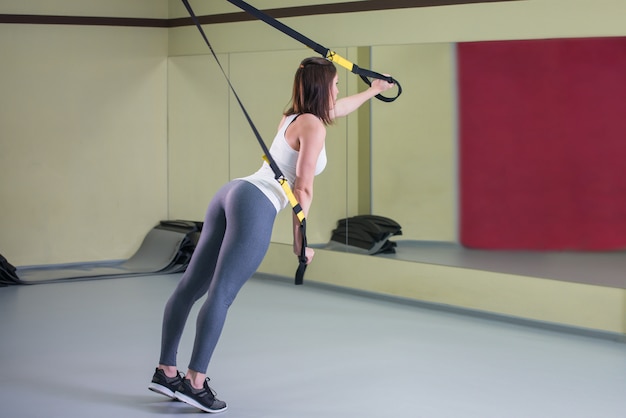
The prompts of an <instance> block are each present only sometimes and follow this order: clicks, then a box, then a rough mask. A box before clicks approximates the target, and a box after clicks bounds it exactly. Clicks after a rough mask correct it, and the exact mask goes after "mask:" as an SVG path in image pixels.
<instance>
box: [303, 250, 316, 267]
mask: <svg viewBox="0 0 626 418" xmlns="http://www.w3.org/2000/svg"><path fill="white" fill-rule="evenodd" d="M304 252H305V255H306V263H307V264H310V263H311V261H313V257H314V256H315V250H314V249H313V248H311V247H306V248H305V249H304Z"/></svg>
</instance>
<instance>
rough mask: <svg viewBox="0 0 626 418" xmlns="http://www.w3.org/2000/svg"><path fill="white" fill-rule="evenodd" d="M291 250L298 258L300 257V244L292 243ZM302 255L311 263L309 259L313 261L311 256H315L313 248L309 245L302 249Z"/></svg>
mask: <svg viewBox="0 0 626 418" xmlns="http://www.w3.org/2000/svg"><path fill="white" fill-rule="evenodd" d="M293 252H294V254H295V255H297V256H298V258H300V246H296V245H294V247H293ZM304 256H305V257H306V263H307V264H309V263H311V261H313V257H314V256H315V250H314V249H313V248H311V247H306V248H305V249H304Z"/></svg>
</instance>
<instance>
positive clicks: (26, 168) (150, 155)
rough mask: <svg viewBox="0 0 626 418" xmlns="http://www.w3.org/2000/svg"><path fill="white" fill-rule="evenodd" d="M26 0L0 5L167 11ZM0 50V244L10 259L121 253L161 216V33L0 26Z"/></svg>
mask: <svg viewBox="0 0 626 418" xmlns="http://www.w3.org/2000/svg"><path fill="white" fill-rule="evenodd" d="M33 3H34V2H6V1H4V2H3V3H2V6H1V7H2V9H1V10H0V12H2V13H37V12H39V13H44V14H47V13H49V14H73V13H76V14H89V15H91V14H95V13H102V14H103V15H105V16H110V15H112V14H113V12H114V11H115V13H116V14H120V15H128V16H133V15H140V16H141V15H145V16H154V15H155V11H156V10H159V9H160V12H159V14H160V15H162V14H163V12H165V13H166V12H167V2H166V1H161V2H158V1H144V2H122V1H115V2H111V1H109V0H106V1H104V0H102V1H95V2H90V5H91V6H90V7H89V8H87V10H85V7H84V5H85V2H78V1H56V2H52V1H50V2H37V4H38V5H39V6H40V7H39V8H35V7H33ZM139 4H143V8H141V9H138V5H139ZM114 5H115V7H113V6H114ZM159 5H160V7H159ZM0 51H2V53H1V55H2V59H1V60H0V74H1V77H0V91H1V92H2V94H1V95H0V196H2V197H1V198H0V215H1V216H0V251H1V252H2V254H3V255H5V256H6V257H7V258H8V259H9V260H10V261H11V262H12V263H13V264H16V265H32V264H50V263H65V262H77V261H88V260H109V259H121V258H127V257H129V256H130V255H132V253H133V252H134V251H135V249H136V248H137V247H138V246H139V244H140V243H141V240H142V239H143V237H144V236H145V234H146V233H147V232H148V231H149V230H150V228H152V227H153V226H154V224H155V223H156V222H158V221H159V220H160V219H164V218H166V217H167V149H166V144H167V137H166V120H167V119H166V116H167V115H166V100H167V95H166V81H167V30H166V29H151V28H124V27H98V26H92V27H85V26H57V25H54V26H48V25H12V24H0Z"/></svg>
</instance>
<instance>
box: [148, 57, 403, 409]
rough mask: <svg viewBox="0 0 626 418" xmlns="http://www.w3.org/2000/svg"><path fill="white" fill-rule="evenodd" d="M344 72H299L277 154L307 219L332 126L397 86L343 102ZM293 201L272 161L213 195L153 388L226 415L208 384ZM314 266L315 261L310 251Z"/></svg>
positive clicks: (319, 65)
mask: <svg viewBox="0 0 626 418" xmlns="http://www.w3.org/2000/svg"><path fill="white" fill-rule="evenodd" d="M337 79H338V77H337V70H336V68H335V66H334V64H333V63H332V62H330V61H327V60H325V59H323V58H317V57H313V58H306V59H304V60H303V61H302V62H301V63H300V66H299V68H298V69H297V71H296V74H295V79H294V83H293V93H292V98H291V107H290V108H289V109H288V110H287V111H286V112H285V113H284V114H283V117H282V120H281V122H280V124H279V127H278V133H277V134H276V137H275V138H274V141H273V142H272V145H271V147H270V153H271V155H272V157H273V158H274V160H275V161H276V163H277V164H278V166H279V167H280V169H281V171H282V172H283V174H284V175H285V177H286V178H287V180H288V182H289V184H290V186H291V187H292V189H293V193H294V195H295V197H296V199H297V200H298V202H299V203H300V205H301V206H302V209H303V211H304V214H305V216H306V214H307V213H308V211H309V208H310V206H311V201H312V199H313V179H314V177H315V176H316V175H317V174H319V173H320V172H321V171H322V170H323V169H324V167H325V165H326V150H325V146H324V142H325V139H326V126H328V125H330V124H331V123H332V122H333V120H334V119H336V118H338V117H341V116H345V115H347V114H349V113H351V112H353V111H354V110H356V109H357V108H358V107H359V106H361V105H362V104H363V103H365V102H366V101H367V100H369V99H371V98H372V97H374V96H375V95H377V94H379V93H381V92H383V91H385V90H387V89H389V88H391V87H392V86H393V84H391V83H388V82H386V81H384V80H374V81H373V82H372V85H371V87H370V88H369V89H367V90H366V91H363V92H361V93H358V94H355V95H352V96H348V97H345V98H342V99H339V100H337V93H338V91H339V90H338V88H337ZM288 203H289V201H288V199H287V196H286V195H285V192H284V191H283V189H282V187H281V186H280V185H279V184H278V182H277V181H276V180H275V179H274V173H273V171H272V170H271V168H270V167H269V165H268V164H267V163H264V164H263V166H262V167H261V168H260V169H259V170H258V171H257V172H256V173H254V174H252V175H250V176H248V177H244V178H241V179H235V180H232V181H230V182H229V183H227V184H226V185H225V186H223V187H222V188H221V189H220V190H219V191H218V192H217V194H216V195H215V196H214V197H213V199H212V201H211V203H210V204H209V207H208V209H207V212H206V217H205V219H204V225H203V229H202V233H201V236H200V239H199V241H198V244H197V246H196V249H195V251H194V254H193V257H192V259H191V261H190V263H189V266H188V268H187V270H186V271H185V273H184V274H183V276H182V277H181V280H180V282H179V283H178V286H177V287H176V289H175V290H174V293H173V294H172V296H171V297H170V299H169V300H168V302H167V304H166V305H165V313H164V317H163V329H162V339H161V354H160V359H159V364H158V367H157V368H156V371H155V373H154V376H153V378H152V382H151V383H150V385H149V389H150V390H153V391H155V392H158V393H161V394H163V395H166V396H168V397H170V398H175V399H178V400H180V401H183V402H186V403H188V404H190V405H193V406H195V407H196V408H199V409H201V410H203V411H205V412H221V411H224V410H226V408H227V407H226V403H225V402H223V401H221V400H219V399H217V398H216V397H215V394H214V392H213V391H212V390H211V388H210V387H209V385H208V381H209V379H208V378H207V377H206V370H207V368H208V365H209V361H210V360H211V356H212V354H213V351H214V349H215V346H216V345H217V342H218V339H219V337H220V334H221V331H222V328H223V325H224V322H225V320H226V314H227V311H228V308H229V306H230V305H231V304H232V302H233V300H234V299H235V296H236V295H237V293H238V292H239V290H240V289H241V287H242V286H243V285H244V283H245V282H246V281H247V280H248V279H249V278H250V277H251V276H252V275H253V274H254V272H255V271H256V270H257V268H258V267H259V265H260V264H261V261H262V260H263V257H264V256H265V253H266V252H267V249H268V247H269V243H270V238H271V234H272V228H273V224H274V220H275V218H276V214H277V213H278V212H279V211H280V210H281V209H283V208H284V207H285V206H287V204H288ZM293 242H294V252H295V253H296V254H298V255H299V254H300V251H301V242H302V241H301V237H300V228H299V221H298V219H297V218H296V217H295V216H294V241H293ZM305 251H306V257H307V263H309V262H311V260H312V259H313V256H314V251H313V249H312V248H306V249H305ZM205 295H206V299H205V301H204V302H203V304H202V306H201V308H200V311H199V312H198V317H197V322H196V334H195V341H194V345H193V350H192V353H191V359H190V362H189V366H188V370H187V373H186V374H185V375H183V374H182V373H181V372H179V371H178V368H177V361H176V360H177V359H176V354H177V351H178V345H179V342H180V339H181V336H182V333H183V329H184V327H185V323H186V321H187V318H188V316H189V312H190V310H191V307H192V306H193V304H194V303H195V302H196V301H198V300H199V299H200V298H201V297H203V296H205Z"/></svg>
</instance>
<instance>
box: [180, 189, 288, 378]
mask: <svg viewBox="0 0 626 418" xmlns="http://www.w3.org/2000/svg"><path fill="white" fill-rule="evenodd" d="M236 184H237V185H236V187H234V188H233V189H232V190H230V191H229V193H228V195H227V196H226V199H225V200H224V211H225V218H226V229H225V234H224V238H223V241H222V245H221V248H220V250H219V257H218V259H217V263H216V264H215V270H214V272H213V279H212V280H211V283H210V285H209V288H208V293H207V298H206V300H205V302H204V303H203V305H202V307H201V308H200V311H199V312H198V318H197V322H196V338H195V342H194V348H193V352H192V355H191V360H190V362H189V369H190V372H192V373H191V374H193V375H196V373H193V372H197V373H199V376H198V379H197V380H196V379H191V380H192V382H193V381H194V380H196V382H198V381H201V380H204V379H203V377H204V374H205V373H206V369H207V367H208V364H209V361H210V359H211V356H212V355H213V351H214V350H215V346H216V345H217V341H218V339H219V337H220V334H221V332H222V328H223V325H224V322H225V320H226V314H227V311H228V308H229V307H230V305H231V304H232V302H233V300H234V299H235V296H236V295H237V293H238V292H239V290H240V289H241V287H242V286H243V285H244V283H245V282H246V281H247V280H248V279H249V278H250V277H251V276H252V274H254V272H255V271H256V270H257V268H258V267H259V265H260V264H261V261H263V258H264V257H265V254H266V252H267V249H268V247H269V243H270V238H271V234H272V227H273V224H274V220H275V218H276V209H275V208H274V206H273V205H272V203H271V202H270V201H269V199H267V198H266V197H265V195H263V193H262V192H261V191H260V190H259V189H258V188H257V187H256V186H254V185H252V184H250V183H248V182H246V181H239V182H237V183H236ZM193 377H195V376H190V378H193Z"/></svg>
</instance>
